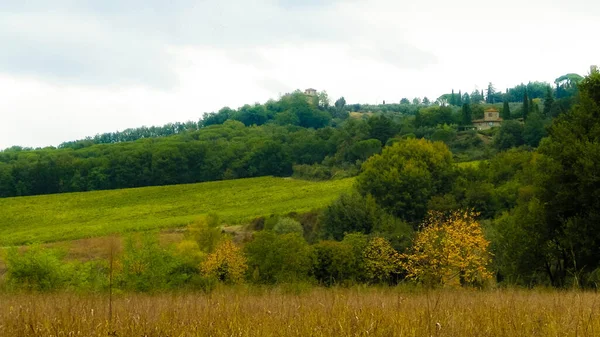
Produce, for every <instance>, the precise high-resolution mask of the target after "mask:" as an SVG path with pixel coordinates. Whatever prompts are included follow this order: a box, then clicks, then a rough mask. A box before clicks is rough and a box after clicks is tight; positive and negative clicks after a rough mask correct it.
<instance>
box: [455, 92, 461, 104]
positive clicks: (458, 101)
mask: <svg viewBox="0 0 600 337" xmlns="http://www.w3.org/2000/svg"><path fill="white" fill-rule="evenodd" d="M456 105H458V106H462V90H459V91H458V99H457V100H456Z"/></svg>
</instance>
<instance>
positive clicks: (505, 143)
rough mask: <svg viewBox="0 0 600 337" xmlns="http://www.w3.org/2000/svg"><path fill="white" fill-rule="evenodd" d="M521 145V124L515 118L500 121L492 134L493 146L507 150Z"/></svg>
mask: <svg viewBox="0 0 600 337" xmlns="http://www.w3.org/2000/svg"><path fill="white" fill-rule="evenodd" d="M521 145H523V125H522V124H521V123H519V122H517V121H515V120H508V121H504V122H502V126H501V127H500V130H498V133H497V134H496V135H495V136H494V146H495V147H496V148H497V149H498V150H508V149H510V148H513V147H517V146H521Z"/></svg>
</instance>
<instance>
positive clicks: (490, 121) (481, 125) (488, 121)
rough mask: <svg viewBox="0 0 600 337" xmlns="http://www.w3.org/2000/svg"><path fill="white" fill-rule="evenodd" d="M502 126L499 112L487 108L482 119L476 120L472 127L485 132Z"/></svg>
mask: <svg viewBox="0 0 600 337" xmlns="http://www.w3.org/2000/svg"><path fill="white" fill-rule="evenodd" d="M500 125H502V118H500V111H498V110H497V109H495V108H489V109H487V110H485V112H484V114H483V119H476V120H474V121H473V127H475V128H476V129H477V130H487V129H491V128H495V127H498V126H500Z"/></svg>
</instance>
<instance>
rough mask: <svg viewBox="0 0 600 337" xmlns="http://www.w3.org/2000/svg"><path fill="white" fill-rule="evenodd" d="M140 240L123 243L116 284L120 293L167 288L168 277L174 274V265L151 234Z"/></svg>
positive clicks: (134, 239)
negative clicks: (119, 288) (120, 290)
mask: <svg viewBox="0 0 600 337" xmlns="http://www.w3.org/2000/svg"><path fill="white" fill-rule="evenodd" d="M139 236H141V237H139ZM139 236H128V237H127V238H126V240H125V246H124V249H123V256H122V257H121V261H120V262H121V270H120V271H119V273H118V274H117V275H116V279H117V282H116V283H117V284H118V286H119V287H121V288H123V289H127V290H132V291H140V292H148V291H160V290H165V289H167V288H169V284H168V282H169V281H170V277H168V276H169V275H171V274H172V273H173V272H174V271H175V270H177V261H176V260H175V258H174V257H173V255H172V254H170V253H169V252H167V251H166V250H165V249H163V248H162V247H160V246H159V244H158V237H157V236H156V235H155V234H154V233H144V234H140V235H139Z"/></svg>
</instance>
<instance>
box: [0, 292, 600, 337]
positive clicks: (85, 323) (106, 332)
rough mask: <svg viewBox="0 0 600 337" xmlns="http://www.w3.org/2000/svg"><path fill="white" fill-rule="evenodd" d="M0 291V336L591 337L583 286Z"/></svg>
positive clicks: (599, 323)
mask: <svg viewBox="0 0 600 337" xmlns="http://www.w3.org/2000/svg"><path fill="white" fill-rule="evenodd" d="M108 303H109V301H108V297H107V295H85V296H79V295H76V294H46V295H40V294H36V295H27V294H12V295H7V294H3V295H0V336H57V337H58V336H156V337H158V336H452V337H458V336H461V337H465V336H527V337H530V336H599V335H600V315H599V314H600V311H599V310H600V307H599V306H600V295H598V294H596V293H592V292H567V291H562V292H560V291H555V290H544V291H537V290H533V291H531V290H530V291H526V290H497V291H492V290H490V291H476V290H470V291H469V290H439V291H431V292H425V291H424V290H419V291H411V290H410V289H406V288H390V289H377V288H351V289H321V288H316V289H312V290H306V291H302V292H299V293H298V292H294V291H292V289H285V288H278V289H270V290H264V289H257V288H236V289H232V288H226V289H219V290H216V291H215V292H213V293H211V294H190V293H186V294H161V295H131V294H129V295H123V294H122V295H117V296H115V299H114V301H113V314H112V317H113V318H112V320H111V321H109V319H108Z"/></svg>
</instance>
